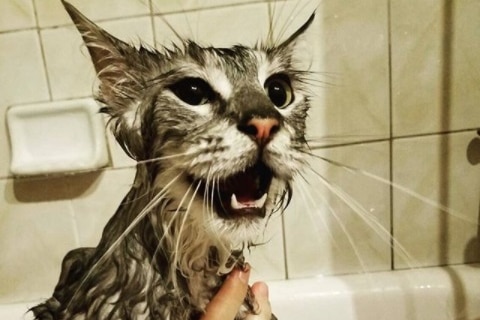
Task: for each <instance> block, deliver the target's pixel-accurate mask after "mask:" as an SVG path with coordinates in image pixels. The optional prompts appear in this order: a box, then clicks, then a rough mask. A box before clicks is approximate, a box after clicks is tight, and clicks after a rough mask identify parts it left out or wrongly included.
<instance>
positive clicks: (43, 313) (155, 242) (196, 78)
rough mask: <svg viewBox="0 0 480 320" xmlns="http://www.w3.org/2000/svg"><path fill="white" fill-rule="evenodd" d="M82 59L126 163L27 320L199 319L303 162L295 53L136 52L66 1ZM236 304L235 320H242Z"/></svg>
mask: <svg viewBox="0 0 480 320" xmlns="http://www.w3.org/2000/svg"><path fill="white" fill-rule="evenodd" d="M64 5H65V7H66V9H67V12H68V13H69V14H70V16H71V18H72V20H73V21H74V22H75V24H76V26H77V28H78V30H79V31H80V33H81V35H82V37H83V39H84V41H85V44H86V45H87V48H88V50H89V53H90V55H91V58H92V61H93V63H94V66H95V70H96V72H97V75H98V78H99V81H100V86H99V91H98V94H97V100H98V101H99V102H100V103H102V105H103V107H102V108H101V111H102V112H103V113H106V114H108V115H109V116H110V125H111V128H112V130H113V133H114V135H115V137H116V139H117V141H118V142H119V144H120V145H121V146H122V148H123V149H124V150H125V152H126V153H127V154H128V155H129V156H130V157H132V158H133V159H135V160H136V161H137V163H138V165H137V173H136V176H135V180H134V182H133V186H132V188H131V190H130V191H129V193H128V194H127V195H126V197H125V198H124V200H123V201H122V203H121V204H120V206H119V207H118V209H117V211H116V213H115V214H114V215H113V216H112V218H111V219H110V221H109V222H108V223H107V225H106V226H105V228H104V231H103V234H102V238H101V240H100V243H99V244H98V246H97V247H95V248H79V249H75V250H73V251H71V252H69V253H68V254H67V255H66V257H65V258H64V261H63V264H62V273H61V275H60V279H59V282H58V284H57V286H56V287H55V290H54V293H53V296H52V297H51V298H50V299H48V300H47V301H46V302H44V303H42V304H40V305H38V306H36V307H34V308H33V309H32V310H33V313H34V314H35V316H36V319H41V320H44V319H54V320H60V319H156V320H161V319H170V320H176V319H177V320H180V319H182V320H184V319H199V318H200V317H201V315H202V314H203V312H204V310H205V307H206V305H207V303H208V302H209V301H210V299H211V298H212V296H213V295H214V294H215V293H216V292H217V290H218V289H219V287H220V286H221V284H222V282H223V280H224V279H225V276H226V275H227V274H228V273H229V272H230V271H231V270H232V269H233V268H235V267H243V264H244V261H243V255H242V251H243V250H244V249H245V248H247V247H249V246H252V245H254V244H255V241H256V239H257V238H258V237H259V236H261V235H262V234H263V231H264V229H265V227H266V225H267V223H268V221H269V219H270V217H271V215H272V214H273V213H274V212H275V211H277V210H281V209H283V208H284V207H285V206H286V205H287V204H288V200H289V198H290V197H291V188H290V185H291V182H292V180H293V178H294V177H295V176H296V175H297V174H298V173H299V172H300V170H301V169H302V167H303V165H304V162H305V160H304V153H305V149H306V142H305V120H306V116H307V110H308V108H309V94H308V88H307V86H306V79H307V77H308V72H306V71H305V70H302V69H300V68H299V67H297V63H298V61H297V60H298V59H297V57H296V47H297V43H298V42H299V41H301V38H302V35H303V33H304V31H305V30H306V29H307V28H308V26H309V25H310V23H311V21H312V19H313V16H312V17H311V18H310V19H309V20H308V21H307V22H306V23H305V24H304V25H303V26H302V27H301V28H300V29H299V30H298V31H297V32H295V33H294V34H293V35H292V36H290V37H289V38H288V39H287V40H285V41H284V42H282V43H280V44H278V45H268V44H259V45H258V46H256V47H253V48H250V47H246V46H240V45H238V46H234V47H232V48H214V47H204V46H200V45H199V44H197V43H195V42H192V41H189V40H184V41H183V44H182V45H180V46H175V47H173V48H170V49H167V48H163V49H160V50H155V49H152V48H145V47H140V48H135V47H133V46H131V45H129V44H126V43H124V42H123V41H121V40H118V39H116V38H114V37H113V36H111V35H110V34H108V33H107V32H106V31H104V30H102V29H100V28H99V27H98V26H96V25H95V24H94V23H92V22H91V21H90V20H88V19H87V18H86V17H84V16H83V15H82V14H81V13H80V12H78V11H77V10H76V9H75V8H74V7H73V6H71V5H70V4H68V3H65V2H64ZM254 304H255V303H254V297H253V296H251V294H249V295H248V297H247V299H246V300H245V304H244V306H243V307H242V309H241V310H239V313H238V315H237V318H236V319H244V318H245V317H246V315H247V314H248V313H254V312H255V308H254Z"/></svg>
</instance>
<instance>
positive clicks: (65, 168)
mask: <svg viewBox="0 0 480 320" xmlns="http://www.w3.org/2000/svg"><path fill="white" fill-rule="evenodd" d="M98 110H99V107H98V105H97V104H96V103H95V101H93V100H92V99H79V100H68V101H55V102H47V103H40V104H30V105H18V106H12V107H10V108H9V109H8V110H7V126H8V132H9V136H10V144H11V153H12V158H11V165H10V171H11V172H12V174H14V175H21V176H24V175H41V174H51V173H62V172H74V171H79V170H89V169H96V168H100V167H103V166H105V165H107V164H108V161H109V158H108V151H107V144H106V138H105V125H104V121H103V118H102V115H101V114H99V113H98Z"/></svg>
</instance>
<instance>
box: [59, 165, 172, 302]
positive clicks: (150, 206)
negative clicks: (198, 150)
mask: <svg viewBox="0 0 480 320" xmlns="http://www.w3.org/2000/svg"><path fill="white" fill-rule="evenodd" d="M180 176H181V174H178V175H177V176H176V177H174V178H173V179H172V180H170V182H169V183H167V184H166V185H165V186H164V187H163V188H162V189H161V190H160V192H158V193H157V195H156V196H155V197H154V198H153V199H152V200H151V201H150V202H149V204H147V205H146V206H145V208H143V209H142V211H140V213H139V214H138V215H137V216H136V217H135V219H134V220H133V221H132V222H131V223H130V225H129V226H128V227H127V228H126V229H125V230H124V231H123V232H122V233H121V234H120V236H119V237H118V238H117V239H116V240H115V241H114V242H113V243H112V244H111V245H110V247H109V248H108V249H107V250H106V251H105V252H104V253H103V254H102V255H101V256H100V258H99V259H98V260H97V261H96V262H95V263H94V264H93V265H92V266H91V268H90V270H89V271H88V273H87V274H86V275H85V276H84V278H83V279H82V281H81V282H80V284H79V285H78V288H77V291H76V292H75V293H74V294H73V296H72V299H70V301H69V302H68V304H67V307H70V303H72V301H74V300H75V299H76V296H77V294H78V293H79V292H80V288H81V287H82V286H83V285H84V284H85V283H86V281H87V280H88V279H89V278H90V276H91V275H92V274H93V272H94V271H95V269H96V268H97V267H98V266H99V265H100V264H102V263H103V262H104V261H105V260H106V259H107V258H108V257H109V256H110V255H111V254H112V253H113V252H114V251H115V249H116V248H117V247H118V245H119V244H120V243H121V242H122V241H123V240H124V239H125V237H126V236H127V235H128V234H129V233H130V232H131V231H132V230H133V228H135V226H136V225H137V224H138V223H139V222H140V221H141V220H142V219H143V218H144V217H145V216H146V215H147V214H148V213H149V212H150V211H151V210H152V209H153V208H154V207H155V206H157V205H158V203H159V202H160V201H161V200H162V199H163V197H164V196H165V195H166V194H167V192H168V189H169V188H170V187H171V186H172V185H173V184H174V183H175V181H176V180H177V179H178V178H179V177H180Z"/></svg>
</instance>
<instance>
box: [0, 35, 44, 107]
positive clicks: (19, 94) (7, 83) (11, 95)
mask: <svg viewBox="0 0 480 320" xmlns="http://www.w3.org/2000/svg"><path fill="white" fill-rule="evenodd" d="M0 48H8V50H0V72H1V74H2V78H1V80H0V105H1V106H2V108H5V106H7V105H11V104H18V103H27V102H34V101H38V100H46V99H48V89H47V82H46V77H45V71H44V67H43V61H42V54H41V50H40V44H39V41H38V36H37V32H36V31H19V32H9V33H3V34H0Z"/></svg>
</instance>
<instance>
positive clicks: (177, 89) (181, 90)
mask: <svg viewBox="0 0 480 320" xmlns="http://www.w3.org/2000/svg"><path fill="white" fill-rule="evenodd" d="M170 90H171V91H172V92H173V93H174V94H175V95H176V96H177V97H178V98H179V99H180V100H182V101H183V102H185V103H188V104H189V105H192V106H199V105H202V104H206V103H208V102H209V101H211V100H212V98H213V90H212V88H211V87H210V86H209V85H208V83H207V82H205V80H203V79H200V78H184V79H182V80H180V81H178V82H176V83H174V84H173V85H171V86H170Z"/></svg>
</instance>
